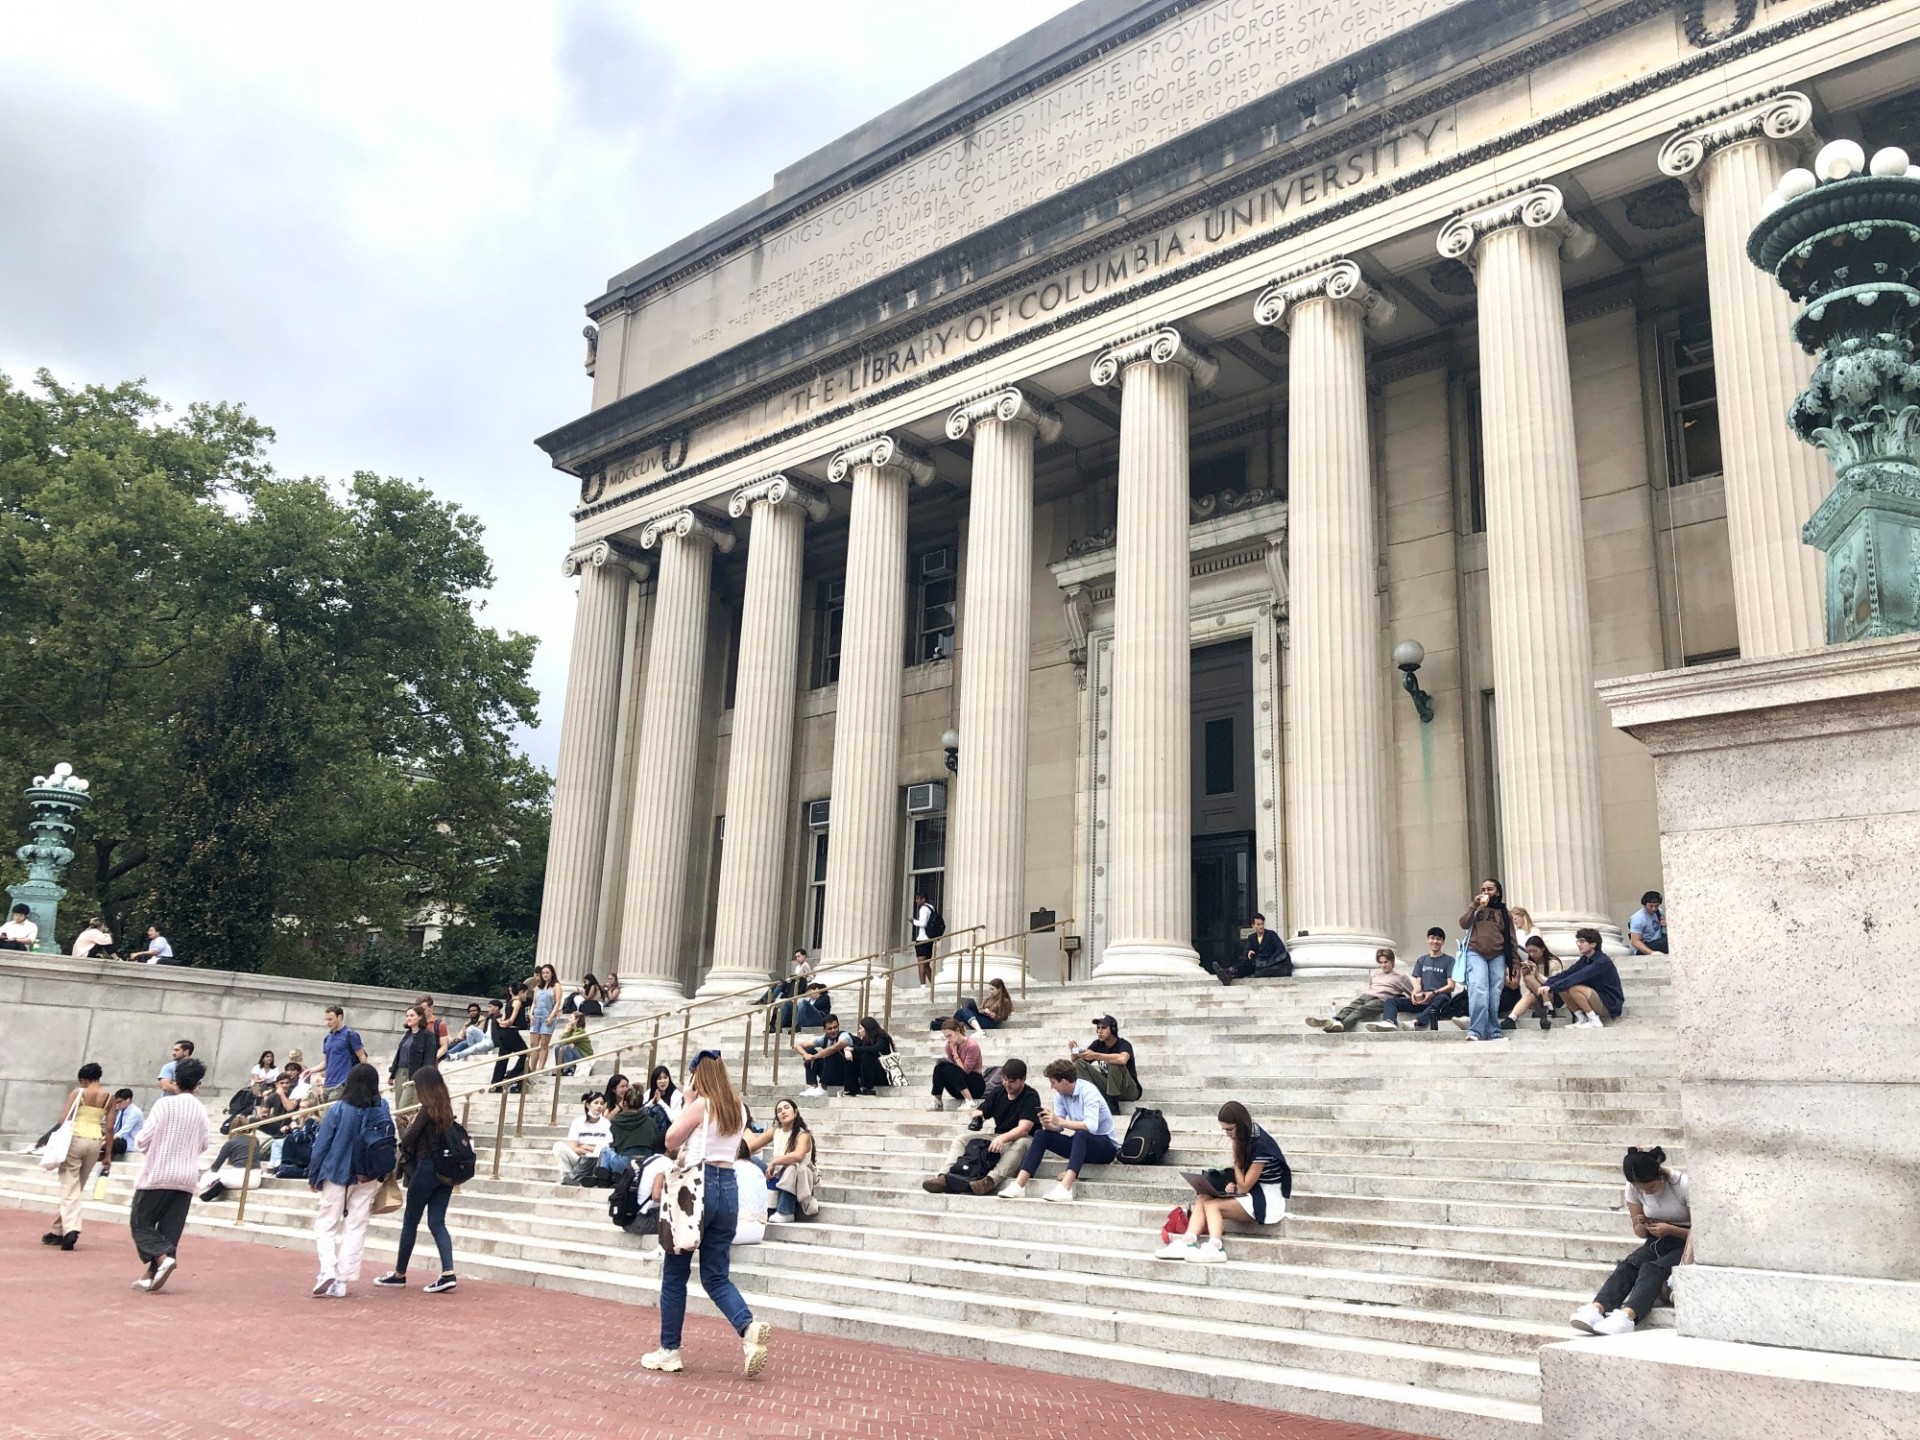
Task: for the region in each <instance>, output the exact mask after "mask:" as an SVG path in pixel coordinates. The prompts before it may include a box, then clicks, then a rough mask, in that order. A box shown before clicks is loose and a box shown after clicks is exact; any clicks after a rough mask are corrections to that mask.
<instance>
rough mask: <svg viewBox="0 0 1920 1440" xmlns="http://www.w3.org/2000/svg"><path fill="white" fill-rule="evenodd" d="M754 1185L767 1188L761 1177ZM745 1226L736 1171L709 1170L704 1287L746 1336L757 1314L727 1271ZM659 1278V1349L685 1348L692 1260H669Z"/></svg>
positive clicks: (702, 1225)
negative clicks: (735, 1237)
mask: <svg viewBox="0 0 1920 1440" xmlns="http://www.w3.org/2000/svg"><path fill="white" fill-rule="evenodd" d="M754 1183H755V1184H760V1183H762V1182H761V1181H760V1179H759V1177H758V1176H756V1177H754ZM739 1223H740V1191H739V1188H738V1186H737V1185H736V1184H735V1181H734V1177H733V1171H732V1170H730V1169H728V1168H727V1167H726V1166H724V1165H709V1166H707V1175H706V1203H705V1204H704V1206H703V1207H702V1208H701V1212H700V1288H701V1289H702V1290H704V1291H706V1292H707V1298H708V1299H709V1300H711V1301H713V1303H714V1304H715V1305H717V1306H719V1307H720V1313H721V1314H722V1315H724V1316H726V1317H727V1323H728V1324H729V1325H731V1326H733V1328H734V1333H736V1334H739V1335H744V1334H746V1333H747V1326H749V1325H750V1324H752V1323H753V1311H751V1310H749V1309H748V1308H747V1302H746V1299H745V1298H744V1297H743V1296H742V1295H741V1294H740V1292H739V1291H738V1290H736V1289H734V1286H733V1281H732V1280H731V1279H729V1278H728V1275H727V1266H728V1262H729V1261H730V1260H731V1258H732V1255H733V1229H734V1226H736V1225H738V1224H739ZM663 1263H664V1265H665V1272H664V1273H663V1274H662V1275H661V1277H660V1348H661V1349H662V1350H678V1349H679V1348H680V1327H681V1324H682V1322H683V1321H685V1319H686V1318H687V1277H688V1275H689V1274H691V1273H692V1270H693V1256H691V1255H668V1256H666V1257H665V1260H664V1262H663Z"/></svg>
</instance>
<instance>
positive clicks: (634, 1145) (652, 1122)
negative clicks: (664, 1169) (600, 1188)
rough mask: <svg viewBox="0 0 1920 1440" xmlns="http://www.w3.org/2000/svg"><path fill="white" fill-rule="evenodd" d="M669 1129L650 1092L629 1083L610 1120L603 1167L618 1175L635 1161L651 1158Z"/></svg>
mask: <svg viewBox="0 0 1920 1440" xmlns="http://www.w3.org/2000/svg"><path fill="white" fill-rule="evenodd" d="M600 1109H601V1113H602V1114H605V1113H606V1096H605V1095H602V1096H601V1097H600ZM666 1133H667V1132H666V1131H665V1130H663V1129H662V1128H661V1126H660V1121H659V1119H658V1117H657V1116H655V1115H654V1113H653V1107H652V1106H650V1105H648V1104H647V1094H646V1091H644V1090H641V1089H638V1088H637V1087H635V1086H631V1085H630V1086H628V1087H627V1088H626V1089H625V1090H624V1091H622V1092H621V1094H620V1096H619V1104H618V1106H617V1107H616V1108H615V1110H614V1112H613V1117H612V1118H611V1119H610V1120H609V1121H608V1122H607V1144H606V1147H605V1148H604V1149H603V1150H601V1152H600V1167H601V1168H602V1169H603V1170H606V1171H607V1172H608V1173H609V1174H612V1175H618V1174H619V1173H620V1172H621V1171H622V1170H624V1169H626V1168H627V1166H628V1165H630V1164H632V1163H633V1162H634V1161H635V1160H648V1159H651V1158H652V1157H653V1156H655V1155H658V1154H659V1153H660V1140H661V1137H662V1136H664V1135H665V1134H666Z"/></svg>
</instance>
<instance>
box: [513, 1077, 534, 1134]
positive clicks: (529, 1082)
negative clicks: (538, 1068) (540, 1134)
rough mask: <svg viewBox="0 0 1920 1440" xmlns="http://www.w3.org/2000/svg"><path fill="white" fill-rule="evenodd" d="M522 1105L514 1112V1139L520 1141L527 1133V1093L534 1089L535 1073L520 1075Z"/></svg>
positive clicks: (516, 1107) (515, 1108)
mask: <svg viewBox="0 0 1920 1440" xmlns="http://www.w3.org/2000/svg"><path fill="white" fill-rule="evenodd" d="M516 1078H518V1080H519V1081H520V1103H519V1104H518V1105H516V1106H515V1107H514V1111H513V1138H514V1139H516V1140H518V1139H519V1138H520V1137H521V1136H523V1135H525V1134H526V1133H527V1091H528V1090H530V1089H532V1088H533V1072H532V1071H531V1070H522V1071H521V1072H520V1074H519V1076H518V1077H516Z"/></svg>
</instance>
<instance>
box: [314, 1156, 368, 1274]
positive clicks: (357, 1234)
mask: <svg viewBox="0 0 1920 1440" xmlns="http://www.w3.org/2000/svg"><path fill="white" fill-rule="evenodd" d="M379 1190H380V1182H379V1181H378V1180H362V1181H360V1182H359V1183H358V1184H357V1185H335V1184H334V1183H332V1182H331V1181H328V1182H327V1183H326V1184H324V1185H322V1186H321V1187H320V1209H319V1212H318V1213H317V1214H315V1215H314V1217H313V1248H314V1249H315V1250H316V1251H318V1252H319V1254H320V1273H321V1274H322V1275H325V1276H327V1277H328V1278H329V1279H332V1280H358V1279H359V1278H360V1256H361V1254H362V1253H363V1252H364V1251H365V1250H366V1248H367V1220H368V1218H369V1217H370V1216H371V1215H372V1214H373V1197H374V1196H375V1195H376V1194H378V1193H379Z"/></svg>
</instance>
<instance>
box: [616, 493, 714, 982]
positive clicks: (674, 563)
mask: <svg viewBox="0 0 1920 1440" xmlns="http://www.w3.org/2000/svg"><path fill="white" fill-rule="evenodd" d="M640 545H641V548H642V549H647V550H651V549H654V548H655V547H658V549H659V551H660V577H659V580H658V581H657V582H656V585H655V593H654V602H653V637H652V641H651V643H650V645H649V653H648V658H647V697H646V708H645V710H644V712H643V713H642V716H641V720H640V750H639V755H638V758H637V761H636V764H635V781H636V783H635V789H636V799H635V806H634V813H633V836H632V842H631V844H630V845H629V846H628V849H627V893H626V904H625V913H624V914H623V916H622V918H621V922H620V956H621V958H620V987H621V991H622V993H623V994H625V995H628V996H631V997H632V998H635V999H638V1000H641V1001H644V1002H651V1003H661V1004H673V1003H677V1002H679V1001H680V1000H682V999H684V998H685V996H686V989H685V986H684V984H683V982H682V980H681V966H680V958H681V957H680V945H681V940H682V937H683V935H684V932H685V912H686V906H687V878H688V877H687V871H688V865H687V856H688V854H689V853H690V852H691V850H692V846H693V823H694V822H693V817H694V807H693V798H694V780H695V771H696V770H697V769H698V768H699V759H700V684H701V678H702V676H703V674H704V672H705V668H706V654H707V600H708V591H709V589H710V588H711V583H712V579H713V552H714V549H715V548H716V547H718V548H721V549H728V550H730V549H732V548H733V536H732V534H731V533H730V532H728V531H724V530H719V529H716V528H715V527H713V526H712V525H710V524H708V523H707V522H706V521H705V520H703V519H701V518H700V517H699V516H698V515H695V514H694V513H693V512H692V511H691V510H679V511H675V512H674V513H672V514H670V515H662V516H658V517H656V518H655V519H653V520H650V521H648V522H647V524H646V526H645V528H644V529H642V530H641V532H640Z"/></svg>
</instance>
